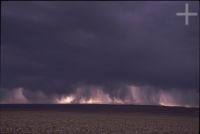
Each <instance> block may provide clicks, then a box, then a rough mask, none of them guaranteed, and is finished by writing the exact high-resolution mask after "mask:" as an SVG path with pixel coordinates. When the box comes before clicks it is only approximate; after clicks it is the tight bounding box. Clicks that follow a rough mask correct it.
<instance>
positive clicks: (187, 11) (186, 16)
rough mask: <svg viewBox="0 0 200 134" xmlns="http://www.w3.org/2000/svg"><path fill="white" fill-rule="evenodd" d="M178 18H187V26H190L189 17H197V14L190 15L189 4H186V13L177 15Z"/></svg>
mask: <svg viewBox="0 0 200 134" xmlns="http://www.w3.org/2000/svg"><path fill="white" fill-rule="evenodd" d="M176 15H177V16H185V25H188V24H189V16H197V13H189V7H188V3H186V4H185V13H176Z"/></svg>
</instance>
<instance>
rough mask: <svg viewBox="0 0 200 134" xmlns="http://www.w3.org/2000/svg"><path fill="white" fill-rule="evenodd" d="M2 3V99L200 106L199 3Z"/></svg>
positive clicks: (9, 100) (22, 101)
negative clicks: (185, 14)
mask: <svg viewBox="0 0 200 134" xmlns="http://www.w3.org/2000/svg"><path fill="white" fill-rule="evenodd" d="M1 3H2V5H1V90H0V102H1V103H55V102H58V101H56V100H58V99H59V98H62V97H63V96H69V95H73V97H74V98H73V101H71V102H74V103H79V102H80V100H81V99H82V100H83V98H84V99H85V100H89V99H90V98H92V97H93V98H94V96H101V95H102V96H104V98H105V96H107V97H109V99H110V101H107V102H109V103H110V102H111V103H112V102H114V101H112V100H114V99H118V100H120V101H121V102H123V101H124V102H127V103H131V104H155V105H157V104H161V100H162V101H163V100H164V101H170V103H174V104H175V105H181V106H198V105H199V102H198V99H199V85H198V84H199V83H198V81H199V14H198V16H195V17H194V16H193V17H189V25H185V18H184V17H183V16H176V13H177V12H184V11H185V3H188V4H189V11H190V12H198V13H199V3H198V2H197V1H196V2H186V1H184V2H172V1H171V2H159V1H156V2H136V1H135V2H131V1H129V2H104V1H102V2H81V1H79V2H64V1H62V2H53V1H52V2H48V1H45V2H11V1H8V2H1ZM94 91H95V93H94ZM97 91H98V92H97ZM99 91H100V92H99ZM130 93H131V95H130ZM163 96H164V97H163ZM100 98H101V97H100ZM163 98H164V99H163ZM127 100H128V101H127ZM166 103H167V102H166Z"/></svg>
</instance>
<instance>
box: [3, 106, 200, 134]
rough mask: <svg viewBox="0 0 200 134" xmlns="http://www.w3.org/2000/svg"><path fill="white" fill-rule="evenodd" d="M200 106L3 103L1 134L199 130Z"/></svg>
mask: <svg viewBox="0 0 200 134" xmlns="http://www.w3.org/2000/svg"><path fill="white" fill-rule="evenodd" d="M198 116H199V108H180V107H172V108H171V107H159V106H134V105H0V134H198V133H199V119H198Z"/></svg>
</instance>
